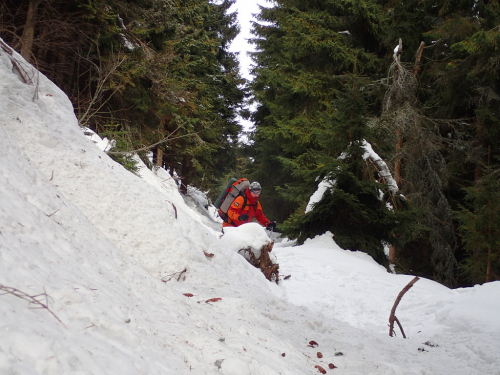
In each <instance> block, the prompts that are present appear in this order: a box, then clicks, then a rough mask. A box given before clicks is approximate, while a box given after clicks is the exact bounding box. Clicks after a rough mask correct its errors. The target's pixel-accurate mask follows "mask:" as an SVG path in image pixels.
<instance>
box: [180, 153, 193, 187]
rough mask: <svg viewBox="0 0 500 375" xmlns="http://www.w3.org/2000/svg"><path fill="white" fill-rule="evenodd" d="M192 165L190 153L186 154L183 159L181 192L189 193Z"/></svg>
mask: <svg viewBox="0 0 500 375" xmlns="http://www.w3.org/2000/svg"><path fill="white" fill-rule="evenodd" d="M190 166H191V159H190V156H189V155H188V154H184V157H183V159H182V175H181V193H182V194H184V195H185V194H187V188H188V185H189V169H190Z"/></svg>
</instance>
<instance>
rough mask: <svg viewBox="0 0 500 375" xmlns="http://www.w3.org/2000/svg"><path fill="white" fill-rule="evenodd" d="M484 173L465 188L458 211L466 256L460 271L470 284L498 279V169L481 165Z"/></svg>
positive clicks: (499, 193) (499, 213)
mask: <svg viewBox="0 0 500 375" xmlns="http://www.w3.org/2000/svg"><path fill="white" fill-rule="evenodd" d="M484 169H485V170H484V173H483V177H482V178H481V179H480V180H479V181H477V182H476V184H475V185H474V186H471V187H468V188H466V189H465V192H466V195H465V202H466V204H465V205H463V206H462V207H461V211H459V212H457V217H458V219H459V221H460V223H461V226H460V233H461V236H462V240H463V242H464V246H465V249H466V251H467V253H468V254H469V256H468V257H467V258H466V259H465V260H464V261H463V262H462V264H461V271H462V272H463V274H464V275H465V276H466V278H467V280H468V281H469V282H470V283H471V284H476V283H479V284H480V283H484V282H489V281H495V280H500V169H498V168H497V169H496V170H495V169H493V168H492V167H485V168H484Z"/></svg>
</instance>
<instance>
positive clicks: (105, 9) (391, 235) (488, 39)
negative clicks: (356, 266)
mask: <svg viewBox="0 0 500 375" xmlns="http://www.w3.org/2000/svg"><path fill="white" fill-rule="evenodd" d="M234 2H235V0H182V1H181V0H121V1H118V0H64V1H63V0H4V1H2V2H1V4H0V37H1V38H2V39H3V40H4V42H5V43H7V44H8V45H9V46H11V47H12V48H14V49H15V50H16V51H18V52H19V53H20V54H21V55H22V56H23V57H24V58H25V59H26V60H27V61H28V62H30V63H31V64H33V65H34V66H36V67H37V68H38V70H39V71H41V72H42V73H43V74H45V75H46V76H47V77H48V78H50V79H51V80H52V81H53V82H54V83H56V84H57V85H58V86H59V87H60V88H61V89H62V90H63V91H64V92H65V93H66V94H67V95H68V97H69V99H70V100H71V102H72V103H73V106H74V108H75V113H76V115H77V117H78V120H79V123H80V125H81V126H82V127H88V128H90V129H92V130H94V131H96V132H97V133H98V134H99V135H100V136H101V137H107V138H108V139H112V140H114V141H115V142H116V144H115V147H114V148H113V149H111V151H109V152H108V154H109V155H110V156H111V157H112V158H113V159H115V160H116V161H118V162H119V163H121V164H122V165H124V166H125V167H126V168H127V169H129V170H131V171H132V172H134V168H135V163H134V160H133V158H132V155H133V154H138V155H139V156H140V157H141V159H143V160H144V161H145V162H146V163H148V162H149V158H148V157H147V155H148V154H150V153H152V154H153V160H154V164H156V165H157V166H160V167H164V168H166V169H168V170H169V171H170V172H171V174H172V175H174V174H175V175H176V176H178V178H179V186H180V189H181V191H182V192H183V193H184V194H186V193H187V187H188V186H190V185H192V186H196V187H198V188H200V189H202V190H204V191H208V192H209V195H210V197H211V198H212V199H213V200H215V198H216V197H217V196H218V194H219V192H220V190H221V189H222V188H223V187H224V186H225V185H226V183H227V181H228V180H229V179H230V178H231V177H242V176H246V177H248V178H249V179H254V180H258V181H259V182H260V183H261V185H262V187H263V194H262V198H261V200H262V203H263V207H264V210H265V212H266V215H267V216H268V217H270V218H273V219H276V220H277V221H278V223H279V225H278V227H279V231H280V232H282V233H283V234H284V235H286V236H287V237H289V238H292V239H296V240H297V241H298V243H303V242H304V241H305V240H306V239H308V238H312V237H314V236H316V235H318V234H322V233H325V232H326V231H330V232H332V233H333V234H334V235H335V241H336V242H337V243H338V244H339V245H340V246H341V247H343V248H346V249H352V250H361V251H364V252H366V253H368V254H370V255H371V256H372V257H373V258H374V259H375V260H376V261H377V262H379V263H380V264H382V265H384V266H386V267H388V268H389V267H391V266H394V267H395V270H396V271H397V272H400V273H411V274H414V275H419V276H423V277H428V278H431V279H433V280H436V281H438V282H440V283H442V284H444V285H446V286H449V287H459V286H470V285H474V284H477V283H485V282H490V281H494V280H500V145H499V140H500V4H499V2H498V0H495V1H487V0H486V1H481V0H409V1H399V0H366V1H365V0H321V1H318V0H272V1H269V2H268V5H267V6H266V7H261V9H260V13H259V14H258V16H257V20H258V21H257V22H255V23H254V24H253V36H254V37H253V39H252V41H251V42H252V43H253V44H254V46H255V52H254V53H253V54H252V55H253V56H252V58H253V62H254V66H253V72H252V73H253V76H254V77H255V78H254V79H253V80H252V81H246V80H245V79H243V78H242V77H241V75H240V73H239V63H238V55H237V54H235V53H231V52H230V51H229V46H230V43H231V41H232V40H233V39H234V38H235V36H236V35H237V34H238V32H239V25H238V23H237V16H236V14H235V13H234V12H232V11H230V8H231V6H232V4H233V3H234ZM249 108H255V109H254V110H249ZM239 118H247V119H250V120H251V121H252V122H253V123H254V124H255V127H254V130H253V131H252V132H251V133H250V134H249V135H248V138H249V140H248V141H246V142H242V141H241V134H242V132H243V130H242V128H241V125H240V123H239ZM369 149H370V150H373V151H374V152H375V153H376V154H377V155H378V156H380V159H376V158H374V157H373V153H372V154H369V153H368V152H367V150H369ZM381 161H382V162H381ZM383 166H387V167H388V168H382V167H383ZM150 167H151V168H153V165H150ZM388 171H389V172H388ZM392 181H394V182H392ZM319 184H322V185H323V186H327V188H326V189H325V191H324V194H323V195H322V197H321V199H320V200H318V201H317V202H315V204H314V205H313V206H312V207H311V208H310V209H307V210H306V207H307V206H308V202H309V198H310V197H311V195H312V194H313V193H314V192H315V191H316V190H317V188H318V185H319Z"/></svg>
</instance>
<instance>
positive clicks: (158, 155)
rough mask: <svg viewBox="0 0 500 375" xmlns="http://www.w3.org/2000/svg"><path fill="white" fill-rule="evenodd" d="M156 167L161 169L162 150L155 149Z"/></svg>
mask: <svg viewBox="0 0 500 375" xmlns="http://www.w3.org/2000/svg"><path fill="white" fill-rule="evenodd" d="M156 165H157V166H159V167H163V150H162V149H161V148H157V149H156Z"/></svg>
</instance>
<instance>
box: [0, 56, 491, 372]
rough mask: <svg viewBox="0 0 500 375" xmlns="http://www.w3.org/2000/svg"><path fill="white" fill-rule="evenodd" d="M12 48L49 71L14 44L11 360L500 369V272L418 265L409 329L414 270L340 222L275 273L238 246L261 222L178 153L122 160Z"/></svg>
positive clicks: (3, 112) (127, 365)
mask: <svg viewBox="0 0 500 375" xmlns="http://www.w3.org/2000/svg"><path fill="white" fill-rule="evenodd" d="M11 58H15V59H16V60H17V61H19V62H20V63H22V66H24V67H25V69H26V70H27V71H30V72H33V70H30V69H32V68H31V67H30V66H29V65H27V64H26V63H25V62H24V61H23V60H22V58H21V57H20V56H19V55H17V54H16V53H14V54H13V56H12V57H11V56H10V55H9V54H8V53H6V52H5V51H4V50H0V208H1V209H0V289H2V290H3V291H10V292H11V293H6V294H2V295H0V373H1V374H4V373H5V374H23V375H24V374H131V375H132V374H235V375H236V374H238V375H246V374H259V375H267V374H269V375H271V374H273V375H274V374H294V375H296V374H299V375H300V374H317V373H319V370H318V368H316V367H315V366H321V367H323V368H325V369H326V370H327V371H328V373H336V374H464V375H466V374H467V375H468V374H497V375H498V374H500V359H499V355H498V353H500V343H499V341H500V340H498V336H499V334H500V319H499V317H498V315H499V314H498V312H499V307H500V302H499V301H500V298H499V297H500V283H498V282H496V283H490V284H486V285H482V286H476V287H474V288H466V289H459V290H449V289H447V288H445V287H443V286H441V285H439V284H436V283H434V282H431V281H429V280H419V281H418V282H417V283H416V284H415V286H414V287H413V288H412V289H411V290H410V291H409V292H408V293H407V294H406V295H405V296H404V298H403V301H402V302H401V304H400V306H399V307H398V311H397V314H396V315H397V316H398V318H399V320H400V321H401V322H402V324H403V327H404V328H405V331H406V333H407V335H408V336H409V339H407V340H404V339H402V338H401V337H400V335H398V336H397V337H394V338H390V337H389V336H388V328H387V319H388V315H389V312H390V308H391V307H392V304H393V302H394V299H395V297H396V296H397V294H398V293H399V291H400V290H401V289H402V287H404V286H405V285H406V284H407V283H408V282H409V280H411V279H412V276H406V275H392V274H388V273H386V272H385V270H384V269H383V268H381V267H380V266H378V265H377V264H376V263H375V262H373V260H371V258H370V257H368V256H367V255H366V254H363V253H360V252H351V251H346V250H342V249H340V248H338V246H337V245H336V244H335V242H334V241H333V239H332V236H331V235H330V234H325V235H323V236H320V237H318V238H316V239H314V240H310V241H308V242H307V243H306V244H304V245H303V246H295V247H294V246H292V245H293V244H292V243H290V242H282V243H279V244H276V245H275V256H276V257H277V259H278V261H279V263H280V267H281V274H282V275H287V274H291V275H292V277H291V278H290V279H288V280H284V281H282V283H281V285H279V286H278V285H275V284H272V283H269V282H268V281H267V280H266V279H265V278H264V277H263V275H262V274H261V273H260V271H258V270H257V269H255V268H253V267H252V266H250V265H249V263H248V262H246V260H245V259H244V258H243V257H242V256H241V255H239V254H237V253H236V252H235V241H236V239H237V240H238V241H240V240H241V238H245V237H247V238H248V242H249V243H252V242H253V241H256V238H258V237H259V236H258V235H256V237H253V236H252V233H249V231H248V229H245V228H242V229H241V230H240V234H239V236H238V234H236V235H234V233H233V234H232V235H233V236H234V238H235V240H234V241H233V240H231V239H230V238H223V239H221V233H220V231H217V230H215V229H214V228H217V224H216V223H215V221H214V222H213V223H211V224H210V223H208V222H207V220H209V219H210V218H208V217H207V216H203V215H200V213H199V211H198V210H196V207H195V206H196V205H193V204H186V200H185V199H184V198H183V197H182V196H181V195H180V194H179V193H178V191H177V187H176V184H175V182H174V181H173V179H172V178H171V176H170V175H169V174H168V173H167V172H166V171H165V170H163V169H159V170H157V171H150V170H149V169H147V168H146V167H144V166H142V167H141V170H140V177H138V176H135V175H133V174H132V173H130V172H128V171H126V170H124V169H123V167H121V166H120V165H118V164H116V163H115V162H114V161H112V160H111V159H110V158H109V157H108V156H107V155H106V154H105V153H103V152H102V151H101V150H100V149H99V148H98V147H96V145H94V144H93V143H92V141H91V140H89V139H88V138H87V137H85V136H84V135H83V131H82V129H80V128H79V126H78V123H77V120H76V118H75V116H74V113H73V108H72V107H71V103H70V102H69V100H68V98H67V97H66V96H65V95H64V94H63V93H62V92H61V91H60V90H59V89H58V88H57V87H56V86H55V85H53V84H52V83H51V82H50V81H48V80H47V79H46V78H45V77H44V76H43V75H40V76H39V82H38V83H39V85H38V87H36V85H29V84H25V83H23V82H22V81H21V80H20V79H19V76H18V74H17V72H16V70H15V69H13V65H12V62H11ZM30 74H32V75H33V77H35V78H36V77H37V75H36V74H34V73H30ZM35 90H37V91H38V99H35V100H33V97H34V94H35ZM188 203H189V200H188ZM237 230H238V229H237ZM210 254H214V255H213V257H211V256H210ZM207 255H209V256H207ZM8 288H14V289H8ZM13 290H15V291H16V293H18V296H15V295H13V294H12V293H13V292H12V291H13ZM0 292H1V291H0ZM21 292H22V293H25V294H19V293H21ZM191 295H192V296H191ZM21 297H24V299H23V298H21ZM217 298H220V300H212V299H217ZM29 300H31V301H32V302H34V301H38V303H30V302H29ZM40 303H43V304H45V305H47V304H48V308H49V309H50V310H47V309H44V308H42V309H35V308H34V307H37V306H38V307H39V306H40ZM398 333H399V332H398ZM311 340H314V341H316V342H317V343H318V344H319V346H318V347H314V348H313V347H310V346H308V343H309V342H310V341H311ZM425 342H426V343H427V344H424V343H425ZM317 352H321V353H322V354H323V358H321V359H320V358H318V357H317ZM329 363H334V364H335V366H337V368H335V369H333V370H331V369H329V368H328V364H329Z"/></svg>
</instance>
